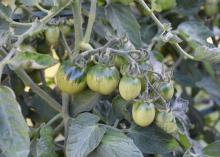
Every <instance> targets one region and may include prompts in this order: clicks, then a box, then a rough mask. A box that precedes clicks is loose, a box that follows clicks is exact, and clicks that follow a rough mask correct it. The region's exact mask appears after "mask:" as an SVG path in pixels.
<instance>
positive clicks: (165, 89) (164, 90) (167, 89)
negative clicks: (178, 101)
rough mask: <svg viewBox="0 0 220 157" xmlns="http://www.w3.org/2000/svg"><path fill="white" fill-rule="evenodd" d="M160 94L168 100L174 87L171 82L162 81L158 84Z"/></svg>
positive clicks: (172, 93)
mask: <svg viewBox="0 0 220 157" xmlns="http://www.w3.org/2000/svg"><path fill="white" fill-rule="evenodd" d="M160 95H161V96H162V97H163V98H164V99H165V100H170V99H171V98H172V97H173V95H174V87H173V83H172V82H169V83H167V82H163V83H161V84H160Z"/></svg>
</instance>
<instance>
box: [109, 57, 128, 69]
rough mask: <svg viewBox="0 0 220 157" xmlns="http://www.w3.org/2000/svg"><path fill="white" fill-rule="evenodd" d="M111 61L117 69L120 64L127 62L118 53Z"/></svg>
mask: <svg viewBox="0 0 220 157" xmlns="http://www.w3.org/2000/svg"><path fill="white" fill-rule="evenodd" d="M112 62H113V64H114V65H115V66H116V67H117V68H119V69H120V68H121V66H122V65H124V64H126V63H127V61H126V59H125V58H123V57H122V56H118V55H114V56H113V59H112Z"/></svg>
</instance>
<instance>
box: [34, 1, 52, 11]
mask: <svg viewBox="0 0 220 157" xmlns="http://www.w3.org/2000/svg"><path fill="white" fill-rule="evenodd" d="M35 7H37V8H38V9H39V10H40V11H42V12H44V13H47V14H50V13H51V11H50V10H47V9H44V8H43V7H42V6H41V5H40V4H39V3H36V4H35Z"/></svg>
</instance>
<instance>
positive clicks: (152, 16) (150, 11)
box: [136, 0, 194, 60]
mask: <svg viewBox="0 0 220 157" xmlns="http://www.w3.org/2000/svg"><path fill="white" fill-rule="evenodd" d="M136 1H137V2H138V3H139V4H140V5H141V6H143V8H144V9H145V10H146V11H147V12H149V13H150V16H151V18H152V19H153V20H154V22H155V23H156V24H157V26H158V27H159V28H160V29H162V31H163V32H164V31H167V30H166V27H165V25H164V24H162V23H161V22H160V20H159V19H158V18H157V17H156V16H155V14H154V12H153V11H152V10H151V9H150V8H149V7H148V5H147V4H146V3H145V1H144V0H136ZM173 45H174V46H175V47H176V48H177V50H178V51H179V52H180V53H182V54H183V55H184V56H186V57H187V58H189V59H192V60H193V59H194V57H193V56H191V55H189V54H188V53H187V52H186V51H184V50H183V49H182V48H181V46H180V45H179V44H178V43H177V42H175V41H174V44H173Z"/></svg>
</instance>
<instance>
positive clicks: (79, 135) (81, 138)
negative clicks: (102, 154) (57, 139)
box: [66, 113, 106, 157]
mask: <svg viewBox="0 0 220 157" xmlns="http://www.w3.org/2000/svg"><path fill="white" fill-rule="evenodd" d="M98 120H99V119H98V117H97V116H95V115H93V114H89V113H83V114H81V115H80V116H78V117H77V118H76V119H69V121H68V124H69V125H68V137H67V142H66V155H67V157H86V156H87V155H88V154H89V153H91V152H92V151H93V150H94V149H95V148H96V147H97V146H98V145H99V143H100V142H101V140H102V138H103V136H104V134H105V131H106V128H104V127H101V126H99V125H98V124H96V122H98Z"/></svg>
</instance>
